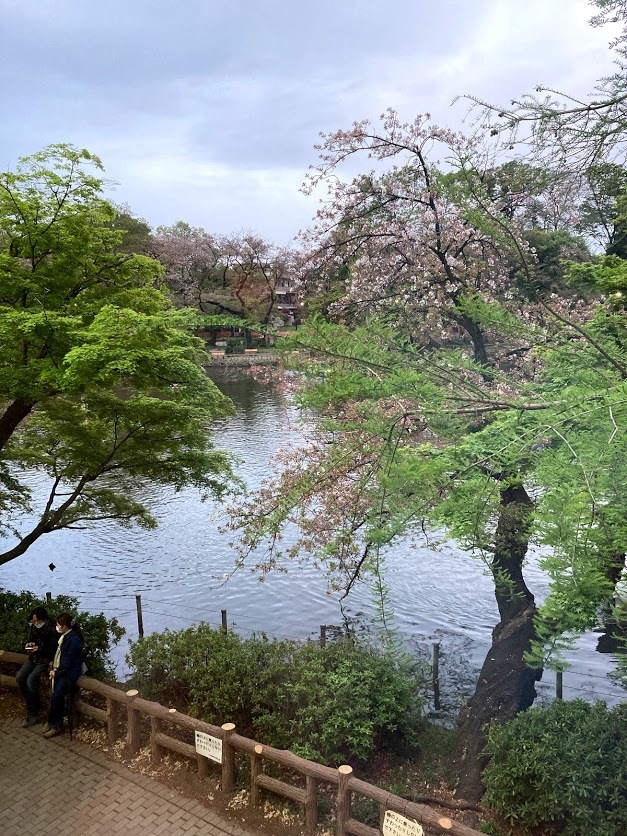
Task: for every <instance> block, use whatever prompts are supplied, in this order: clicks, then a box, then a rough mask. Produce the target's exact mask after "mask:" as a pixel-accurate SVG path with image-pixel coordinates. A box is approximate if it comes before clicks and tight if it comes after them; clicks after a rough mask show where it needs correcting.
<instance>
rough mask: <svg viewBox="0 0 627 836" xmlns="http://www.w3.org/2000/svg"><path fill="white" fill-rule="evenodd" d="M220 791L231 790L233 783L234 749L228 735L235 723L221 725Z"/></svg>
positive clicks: (231, 732)
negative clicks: (222, 733)
mask: <svg viewBox="0 0 627 836" xmlns="http://www.w3.org/2000/svg"><path fill="white" fill-rule="evenodd" d="M222 730H223V731H224V737H223V738H222V792H224V793H229V792H233V787H234V785H235V749H234V748H233V747H232V746H231V744H230V743H229V737H230V736H231V735H232V734H233V731H234V730H235V723H224V725H223V726H222Z"/></svg>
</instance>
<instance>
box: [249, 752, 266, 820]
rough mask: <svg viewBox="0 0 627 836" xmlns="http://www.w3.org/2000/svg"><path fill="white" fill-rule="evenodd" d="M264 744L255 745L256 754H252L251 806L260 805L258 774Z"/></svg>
mask: <svg viewBox="0 0 627 836" xmlns="http://www.w3.org/2000/svg"><path fill="white" fill-rule="evenodd" d="M262 752H263V746H262V745H261V743H258V744H257V745H256V746H255V752H254V754H251V756H250V806H251V807H257V806H258V805H259V784H258V783H257V776H258V775H259V773H260V772H261V753H262Z"/></svg>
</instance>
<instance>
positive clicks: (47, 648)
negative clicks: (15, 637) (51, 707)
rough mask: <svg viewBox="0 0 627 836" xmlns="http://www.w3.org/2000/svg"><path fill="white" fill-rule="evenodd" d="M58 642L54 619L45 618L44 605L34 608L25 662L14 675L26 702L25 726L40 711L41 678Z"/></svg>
mask: <svg viewBox="0 0 627 836" xmlns="http://www.w3.org/2000/svg"><path fill="white" fill-rule="evenodd" d="M58 641H59V635H58V633H57V631H56V630H55V628H54V621H53V620H52V619H51V618H49V617H48V611H47V610H46V608H45V607H35V609H34V610H33V611H32V613H31V614H30V630H29V634H28V641H27V643H26V648H25V649H26V650H27V652H28V661H27V662H24V664H23V665H22V667H21V668H20V669H19V671H18V672H17V674H16V675H15V678H16V680H17V685H18V688H19V689H20V691H21V692H22V696H23V697H24V700H25V701H26V719H25V720H24V722H23V723H22V726H23V728H25V729H27V728H28V727H29V726H33V725H34V724H35V723H36V722H37V718H38V716H39V712H40V710H41V700H40V696H39V687H40V678H41V675H42V674H43V673H48V669H49V667H50V664H51V663H52V660H53V659H54V654H55V651H56V649H57V643H58Z"/></svg>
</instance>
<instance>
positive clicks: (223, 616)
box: [220, 610, 228, 633]
mask: <svg viewBox="0 0 627 836" xmlns="http://www.w3.org/2000/svg"><path fill="white" fill-rule="evenodd" d="M220 612H221V613H222V632H223V633H226V632H227V630H228V625H227V623H226V610H220Z"/></svg>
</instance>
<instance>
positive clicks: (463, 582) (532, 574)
mask: <svg viewBox="0 0 627 836" xmlns="http://www.w3.org/2000/svg"><path fill="white" fill-rule="evenodd" d="M212 376H213V377H214V379H215V380H216V383H217V384H218V385H219V386H220V388H221V389H222V391H223V392H225V394H227V395H228V396H229V397H230V398H232V400H233V401H234V402H235V404H236V407H237V415H236V416H235V417H233V418H230V419H228V420H226V421H223V422H221V423H219V424H218V425H217V426H216V427H215V431H214V440H215V446H216V447H218V448H223V449H228V450H230V451H231V452H232V453H234V454H235V455H236V456H237V457H238V458H239V459H240V460H241V462H242V463H241V465H240V468H239V472H240V475H241V476H242V478H243V479H244V480H245V481H246V483H247V484H249V485H250V486H258V485H261V484H263V482H264V480H265V479H267V477H268V473H269V460H270V459H271V457H272V455H273V454H274V453H276V452H277V450H279V449H280V448H281V447H282V446H284V445H285V444H286V443H287V441H288V440H289V438H290V434H291V432H292V431H291V430H290V424H291V423H292V422H293V421H295V420H296V416H295V415H294V413H293V412H292V411H291V410H290V408H289V406H288V405H287V404H286V403H285V401H284V400H283V399H282V398H281V397H280V396H278V395H277V394H276V393H275V392H273V391H272V390H271V389H270V388H269V387H267V386H265V385H263V384H261V383H258V382H255V381H254V380H251V379H250V378H249V377H247V376H245V375H243V374H242V372H241V371H239V370H235V369H234V370H228V369H217V370H215V371H213V372H212ZM34 488H35V490H36V491H37V489H39V490H42V489H43V485H39V484H38V483H37V482H36V481H35V483H34ZM140 493H141V495H142V497H143V498H149V499H150V501H151V503H152V504H153V508H154V512H155V516H156V517H157V519H158V520H159V528H158V529H157V530H155V531H142V530H130V531H129V530H124V529H122V528H120V527H118V526H116V525H115V524H114V523H109V524H102V525H100V526H99V527H98V528H97V529H94V530H93V531H71V532H70V531H64V532H56V533H54V534H50V535H47V536H45V537H43V538H42V539H41V540H39V541H38V542H37V543H36V544H35V545H34V546H33V547H32V548H31V549H30V550H29V551H28V553H27V554H26V555H25V556H24V557H22V558H18V559H17V560H15V561H13V562H12V563H10V564H8V565H7V566H4V567H2V568H1V569H0V586H3V587H4V588H7V589H11V590H20V589H30V590H33V591H35V592H40V593H42V594H43V593H44V592H45V591H46V590H50V591H51V592H52V593H53V594H54V595H57V594H59V593H68V594H73V595H76V596H78V597H79V598H80V600H81V602H82V604H83V606H84V607H85V608H86V609H91V610H98V611H99V610H103V611H104V612H106V613H108V614H110V615H116V616H117V617H118V618H119V620H120V621H121V623H122V624H123V625H124V626H125V627H126V628H127V630H128V632H129V634H130V635H131V636H135V635H136V633H137V623H136V617H135V598H134V596H135V594H136V593H141V595H142V600H143V606H144V627H145V629H146V631H147V632H151V631H153V630H160V629H163V628H164V627H170V628H172V629H176V628H180V627H184V626H186V625H189V624H192V623H194V622H197V621H200V620H205V621H208V622H210V623H212V624H215V625H217V624H219V623H220V610H221V609H226V610H227V612H228V620H229V623H230V624H234V625H235V627H236V629H238V630H239V631H241V632H243V633H245V632H247V631H259V630H264V631H265V632H267V633H268V634H271V635H277V636H283V637H286V636H292V637H297V638H305V637H308V636H315V635H318V633H319V629H320V625H321V624H338V623H341V621H342V614H341V613H340V607H339V603H338V595H337V594H336V593H332V592H330V591H329V589H328V588H327V584H326V581H325V579H324V577H323V576H322V575H321V574H320V573H319V572H318V571H316V570H315V569H313V568H311V567H308V566H305V567H303V568H297V567H294V568H293V569H291V570H290V572H289V573H288V574H279V573H277V574H272V575H270V576H269V577H268V578H267V579H266V580H265V581H264V582H263V583H262V582H260V581H259V579H258V578H257V576H256V575H255V574H254V573H252V572H250V571H248V570H240V571H238V572H237V573H236V574H235V575H234V577H233V578H232V579H231V580H229V581H228V583H226V584H224V583H222V582H221V581H220V580H219V578H220V577H222V576H223V575H224V574H225V573H228V572H230V571H231V569H232V566H233V562H234V552H233V549H232V548H231V547H230V546H229V540H230V539H231V538H230V536H229V535H226V534H222V533H220V531H219V525H220V522H221V521H223V516H222V510H221V508H220V507H218V506H216V505H215V504H213V503H212V502H206V503H203V502H201V501H200V497H199V495H198V494H197V493H196V492H195V491H193V490H184V491H181V492H179V493H176V492H174V491H171V490H165V489H163V488H162V487H160V486H153V485H145V484H144V485H142V486H141V488H140ZM537 560H538V556H537V554H535V553H533V552H531V553H530V556H529V565H528V568H527V570H526V577H527V583H528V585H529V587H530V589H532V591H533V592H534V594H535V595H536V598H537V599H538V600H541V599H542V597H543V596H544V595H545V594H546V589H547V579H546V577H545V576H544V575H543V573H542V572H541V571H540V570H539V568H538V564H537ZM51 561H52V562H54V563H55V564H56V567H57V568H56V569H55V571H54V573H51V572H50V570H49V569H48V564H49V563H50V562H51ZM386 580H387V583H388V586H389V589H390V600H391V605H392V607H393V609H394V613H395V619H394V623H395V625H396V627H397V629H398V631H399V633H400V634H401V635H402V636H403V638H404V639H405V640H406V641H407V642H408V643H409V644H412V643H413V644H414V646H415V645H416V644H424V643H429V642H430V641H431V640H433V639H438V640H440V642H441V647H442V663H441V664H442V668H441V676H442V681H443V683H446V679H447V676H448V677H449V682H455V683H456V684H457V679H459V676H460V671H464V674H463V677H462V680H463V681H461V682H460V683H459V685H460V687H463V688H464V689H465V690H466V691H468V690H470V689H472V687H473V686H474V679H475V677H476V673H477V671H478V669H479V667H480V665H481V663H482V661H483V658H484V656H485V653H486V652H487V650H488V649H489V647H490V635H491V630H492V628H493V626H494V624H495V623H496V622H497V621H498V610H497V607H496V603H495V600H494V593H493V587H492V582H491V579H490V578H489V577H488V576H487V575H486V573H485V571H484V567H483V565H482V564H481V563H480V562H479V561H477V560H475V559H473V558H472V557H470V556H469V555H467V554H466V553H464V552H461V551H460V550H459V549H456V548H454V547H453V546H451V545H449V544H446V545H444V546H441V547H440V548H438V549H437V550H436V549H434V548H433V547H430V546H428V545H427V544H426V543H421V542H417V543H411V542H409V540H407V541H405V542H403V543H399V544H398V545H397V546H396V547H395V548H394V549H393V550H392V551H391V552H390V554H389V555H388V558H387V572H386ZM349 611H350V612H352V613H353V614H354V613H356V612H362V613H363V614H364V615H363V618H364V619H365V621H369V620H371V619H372V618H373V615H374V612H375V606H374V602H373V600H372V597H371V593H370V590H369V587H368V585H367V584H361V585H360V586H358V587H357V588H356V589H355V592H354V594H351V601H350V610H349ZM596 640H597V636H595V635H594V634H592V633H591V634H587V635H585V636H583V637H581V638H580V639H579V640H578V642H577V645H576V648H575V650H574V651H573V653H571V659H572V662H573V667H572V669H571V670H570V671H568V672H567V673H566V674H565V675H564V695H565V697H566V698H567V699H571V698H574V697H576V696H580V697H584V698H591V697H594V696H597V697H599V698H602V699H606V700H607V701H608V702H610V703H613V702H616V701H618V700H620V699H622V698H623V695H624V691H623V689H622V688H620V687H619V686H617V685H616V684H615V683H614V682H613V681H612V679H611V678H609V676H608V674H609V673H610V672H611V671H612V670H613V668H614V663H613V660H612V657H610V656H601V655H599V654H598V653H595V644H596ZM118 660H119V662H120V665H121V666H122V660H123V650H122V651H120V652H119V653H118ZM447 664H448V666H449V667H448V672H447ZM539 691H540V693H541V695H542V696H543V697H544V698H547V699H548V698H549V697H551V696H552V693H553V692H554V676H553V674H551V673H547V674H545V678H544V681H543V682H542V683H540V684H539Z"/></svg>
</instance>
